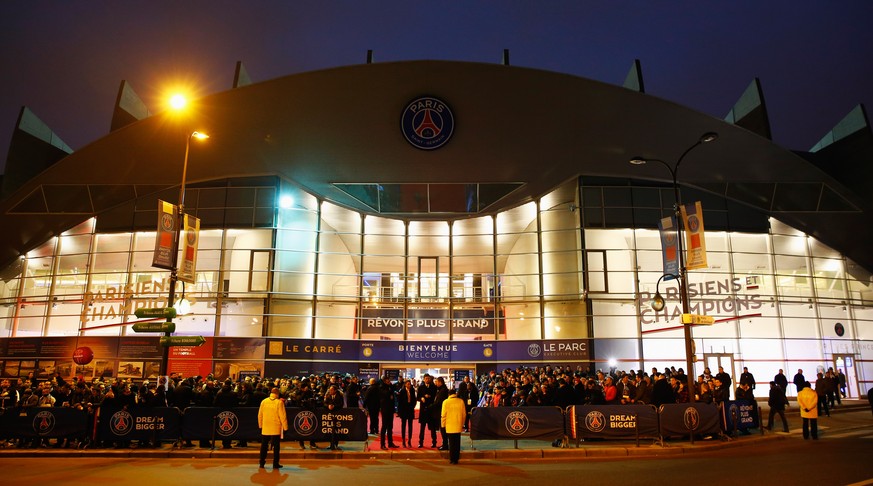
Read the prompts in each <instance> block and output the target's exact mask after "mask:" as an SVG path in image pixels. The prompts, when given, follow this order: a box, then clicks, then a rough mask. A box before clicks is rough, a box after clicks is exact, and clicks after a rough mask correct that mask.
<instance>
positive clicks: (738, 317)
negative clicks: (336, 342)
mask: <svg viewBox="0 0 873 486" xmlns="http://www.w3.org/2000/svg"><path fill="white" fill-rule="evenodd" d="M581 182H582V181H581V180H580V181H576V180H574V181H571V182H569V183H566V184H564V185H563V186H561V187H558V188H556V189H555V190H553V191H551V192H550V193H548V194H546V195H545V196H543V197H542V198H540V199H539V200H536V201H532V202H529V203H527V204H523V205H521V206H518V207H515V208H512V209H509V210H507V211H503V212H499V213H497V214H495V215H493V216H492V215H488V216H475V217H471V218H468V219H457V220H451V221H446V220H443V221H433V220H426V221H424V220H421V221H420V220H402V219H394V218H389V217H384V216H380V215H373V214H362V213H359V212H356V211H352V210H349V209H346V208H343V207H340V206H337V205H335V204H332V203H330V202H328V201H324V200H320V199H318V198H316V197H314V196H312V195H310V194H307V193H305V192H303V191H300V190H299V189H296V188H295V187H293V186H291V185H290V184H285V183H279V186H278V187H277V188H276V191H275V192H276V193H278V194H280V195H281V197H279V198H277V199H279V200H281V201H282V202H281V203H280V202H279V201H276V202H275V203H272V211H273V218H272V221H273V223H272V224H262V225H260V227H257V226H258V225H248V226H247V225H245V224H241V225H239V226H235V225H232V224H217V221H216V223H215V224H212V225H210V226H207V229H204V230H203V231H202V232H201V235H200V246H199V250H198V258H197V262H198V267H197V275H196V282H195V283H194V284H193V285H192V284H187V285H186V286H183V285H182V284H180V285H179V287H178V288H177V296H181V295H184V298H185V299H187V300H188V301H189V302H190V304H191V311H190V313H188V314H186V315H184V316H182V317H180V318H177V319H176V323H177V328H176V334H178V335H207V336H233V337H261V336H271V337H285V338H304V339H340V340H348V339H361V340H379V341H386V340H388V341H423V340H433V341H473V340H495V341H524V340H540V339H542V340H562V339H580V338H581V339H591V340H592V343H593V345H592V353H591V359H592V361H593V366H594V367H595V368H597V367H604V366H605V363H607V362H608V361H609V360H613V359H614V360H616V361H617V363H619V364H618V366H619V367H620V368H623V369H630V368H633V369H641V368H645V369H650V368H652V367H657V368H663V367H665V366H675V365H677V364H681V363H684V362H685V345H684V338H683V330H682V328H681V324H679V322H680V321H679V315H680V314H681V310H680V307H681V305H680V301H679V295H678V288H677V285H676V283H675V281H670V280H665V281H662V282H661V284H660V287H659V290H660V292H661V293H662V295H664V296H665V298H666V302H667V305H666V307H665V309H664V310H663V311H660V312H655V311H654V310H652V309H651V307H650V306H649V302H650V301H651V298H652V296H653V295H654V294H655V286H656V283H657V282H658V279H659V278H660V277H661V276H662V272H663V269H662V259H661V243H660V238H659V235H658V232H657V230H656V229H653V228H652V226H653V224H654V223H656V222H657V220H658V219H659V218H660V217H663V215H664V214H665V207H668V206H669V204H666V203H665V202H669V201H670V200H671V199H672V192H671V191H669V190H665V189H664V188H659V187H618V188H617V187H608V186H606V185H603V186H596V185H584V184H582V183H581ZM206 199H207V198H204V197H202V195H201V198H200V206H199V207H200V208H201V211H206V210H210V211H224V216H223V218H224V221H225V222H227V221H232V220H233V218H231V219H230V220H229V219H228V217H229V216H228V214H231V213H230V212H229V211H230V209H232V208H229V207H224V208H221V207H220V206H221V204H219V203H215V204H212V205H211V206H209V207H207V206H208V201H206ZM224 200H225V201H229V202H232V199H231V198H228V197H227V196H226V195H225V198H224ZM204 201H205V202H204ZM225 204H228V203H225ZM267 205H268V204H266V203H264V202H263V201H261V202H259V203H258V204H257V206H258V207H259V209H258V211H259V213H258V215H256V217H255V219H256V220H258V221H260V222H262V223H266V222H267V221H268V220H269V218H265V217H264V211H263V209H264V207H265V206H267ZM213 206H215V207H213ZM247 211H248V212H247V213H246V215H242V214H241V215H240V216H239V218H236V219H237V220H239V221H251V220H252V215H251V214H250V213H251V211H250V210H247ZM704 211H705V215H708V214H709V213H708V212H707V211H708V208H707V207H706V206H704ZM719 211H721V210H719V209H718V207H717V206H716V208H715V209H713V213H714V214H715V217H714V220H715V221H721V220H729V216H730V215H729V214H727V213H726V212H725V211H721V212H719ZM99 218H100V216H98V217H97V218H93V219H91V220H89V221H86V222H84V223H82V224H80V225H78V226H76V227H74V228H71V229H69V230H68V231H66V232H65V233H63V234H61V235H60V236H58V237H55V238H53V239H51V240H49V241H47V242H45V243H44V244H43V245H41V246H39V247H37V248H36V249H34V250H33V251H31V252H29V253H28V254H27V255H25V256H24V257H23V258H21V260H20V261H18V262H16V263H15V265H13V266H11V267H10V268H8V269H6V270H5V271H4V273H3V275H4V276H5V278H4V279H3V280H0V304H2V305H0V329H2V332H3V335H4V336H7V337H25V336H91V335H101V336H106V335H112V336H124V335H128V334H132V330H131V328H130V326H131V324H132V323H133V322H134V321H135V320H136V318H135V317H134V315H133V313H134V311H135V310H136V309H137V308H141V307H163V306H167V305H168V303H167V302H166V300H167V294H168V290H169V289H168V282H169V272H168V271H165V270H159V269H156V268H153V267H152V266H151V261H152V254H153V251H154V246H155V238H156V235H155V232H154V231H137V232H106V231H100V230H99V227H100V221H99ZM217 219H220V218H217ZM252 226H256V227H252ZM714 226H715V229H710V228H709V227H708V228H707V229H708V231H707V232H706V246H707V256H708V268H706V269H701V270H692V271H689V274H688V284H689V294H690V297H691V299H690V305H691V310H692V313H695V314H705V315H710V316H712V317H713V318H714V319H715V320H716V324H714V325H711V326H695V327H694V328H693V338H694V344H695V348H696V355H697V357H698V366H700V367H701V368H700V369H697V370H695V371H696V372H698V373H699V372H700V371H702V366H703V365H704V364H706V365H712V364H717V363H721V361H720V360H722V359H725V357H726V359H728V360H729V366H730V367H731V369H732V370H733V371H734V373H732V374H737V375H738V373H737V370H739V369H741V368H742V366H747V367H749V370H750V371H752V372H753V373H754V374H755V375H756V376H759V382H762V381H769V379H771V377H772V376H773V375H774V374H775V371H776V370H778V369H780V368H783V369H785V372H786V374H787V375H789V378H790V376H791V375H793V373H794V372H795V371H796V370H797V369H799V368H802V369H804V370H805V371H806V374H807V377H810V376H814V373H815V370H816V369H818V368H819V367H822V366H824V367H825V368H827V367H829V366H840V365H839V364H838V363H842V364H843V365H845V363H846V359H847V358H849V359H850V360H851V361H852V363H854V364H853V365H852V366H854V367H856V368H855V369H853V371H852V376H853V377H854V380H855V387H856V388H855V390H854V392H857V390H859V389H860V388H861V387H862V386H869V383H870V380H873V365H870V363H871V362H873V303H871V301H873V288H871V283H870V282H871V281H870V276H869V273H867V272H864V271H863V270H862V269H860V268H857V267H856V266H855V265H854V264H853V263H852V262H851V261H849V260H847V259H846V258H844V257H843V256H842V255H840V254H839V253H838V252H836V251H834V250H832V249H830V248H827V247H826V246H825V245H822V244H821V243H820V242H818V241H816V240H815V239H813V238H811V237H809V236H807V235H805V234H803V233H802V232H799V231H797V230H794V229H792V228H790V227H788V226H786V225H784V224H782V223H780V222H779V221H776V220H770V221H769V229H768V230H767V231H762V232H757V233H754V232H741V231H730V230H722V229H720V228H719V226H720V225H719V224H716V225H714ZM865 389H866V388H865Z"/></svg>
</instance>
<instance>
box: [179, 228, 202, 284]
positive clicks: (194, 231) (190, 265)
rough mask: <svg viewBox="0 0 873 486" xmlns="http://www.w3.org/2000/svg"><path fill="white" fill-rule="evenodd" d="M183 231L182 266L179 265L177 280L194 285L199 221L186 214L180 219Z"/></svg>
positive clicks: (198, 241)
mask: <svg viewBox="0 0 873 486" xmlns="http://www.w3.org/2000/svg"><path fill="white" fill-rule="evenodd" d="M182 219H183V221H184V222H185V231H184V232H183V233H182V241H183V245H182V264H181V265H179V280H181V281H183V282H186V283H189V284H194V283H195V280H196V278H197V276H196V272H197V245H198V244H199V243H200V219H198V218H196V217H194V216H191V215H189V214H186V215H184V216H183V217H182Z"/></svg>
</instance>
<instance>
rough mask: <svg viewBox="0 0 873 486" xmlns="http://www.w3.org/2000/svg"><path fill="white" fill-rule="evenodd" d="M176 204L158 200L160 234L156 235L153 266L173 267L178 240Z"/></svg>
mask: <svg viewBox="0 0 873 486" xmlns="http://www.w3.org/2000/svg"><path fill="white" fill-rule="evenodd" d="M178 226H179V225H177V224H176V205H175V204H170V203H168V202H166V201H161V200H158V234H157V235H155V253H154V256H153V257H152V266H153V267H157V268H163V269H166V270H172V269H173V263H175V262H174V260H175V259H174V257H175V254H174V253H175V251H176V250H177V248H176V247H175V244H174V243H175V241H176V231H177V230H178Z"/></svg>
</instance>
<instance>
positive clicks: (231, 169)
mask: <svg viewBox="0 0 873 486" xmlns="http://www.w3.org/2000/svg"><path fill="white" fill-rule="evenodd" d="M421 95H432V96H435V97H438V98H439V99H441V100H443V101H445V102H446V103H448V104H449V106H450V107H451V109H452V111H453V113H454V118H455V123H456V124H455V129H454V134H453V136H452V138H451V140H450V141H449V142H448V143H447V144H445V145H444V146H443V147H441V148H439V149H436V150H420V149H417V148H415V147H413V146H412V145H410V144H409V143H408V142H407V141H406V139H405V138H404V136H403V133H402V132H401V128H400V118H401V113H402V112H403V110H404V108H405V107H406V106H407V104H408V103H409V102H410V101H411V100H412V99H414V98H416V97H419V96H421ZM193 130H200V131H204V132H207V133H209V134H210V136H211V138H210V140H209V142H208V143H207V144H203V145H197V146H196V147H192V152H191V157H190V163H189V167H188V183H189V184H192V183H197V182H203V181H210V180H219V179H226V178H234V177H249V176H278V177H281V178H284V179H287V180H290V181H293V182H294V183H295V184H297V185H299V186H300V187H301V188H303V189H305V190H306V191H308V192H310V193H312V194H314V195H316V196H318V197H321V198H324V199H327V200H330V201H332V202H335V203H337V204H340V205H344V206H347V207H350V208H354V209H357V210H360V211H364V212H371V211H370V209H369V208H368V207H367V206H366V205H364V204H362V203H361V201H359V200H357V199H355V198H353V197H351V196H350V195H349V194H347V193H346V192H344V191H342V190H340V189H338V188H337V186H336V185H335V184H366V183H381V184H390V183H416V182H417V183H510V184H514V183H520V184H521V185H520V187H519V188H518V189H517V190H515V191H514V192H511V193H510V194H508V195H507V196H506V197H504V198H502V199H500V200H499V201H498V202H497V203H495V204H493V205H491V206H489V207H488V208H487V211H486V212H487V213H493V212H498V211H500V210H504V209H506V208H509V207H513V206H517V205H519V204H521V203H524V202H526V201H530V200H532V199H536V198H538V197H540V196H542V195H544V194H545V193H547V192H548V191H550V190H551V189H553V188H555V187H556V186H558V185H559V184H561V183H563V182H565V181H568V180H570V179H572V178H574V177H577V176H579V175H586V176H606V177H621V178H633V179H646V180H657V181H664V182H670V180H671V179H670V174H669V172H668V171H667V170H666V169H665V168H664V167H662V166H660V165H659V164H647V165H644V166H634V165H631V164H629V163H628V161H629V160H630V159H631V158H632V157H634V156H642V157H645V158H657V159H663V160H665V161H667V162H668V163H671V164H672V163H674V162H675V161H676V160H677V159H678V157H679V156H680V155H681V154H682V153H683V152H684V150H685V149H687V148H688V147H690V146H691V145H692V144H694V143H695V142H696V141H697V140H698V138H699V137H700V135H701V134H703V133H705V132H717V133H718V134H719V138H718V140H717V141H716V142H713V143H707V144H704V145H701V146H699V147H697V148H695V149H694V150H693V151H692V152H691V153H690V154H689V155H688V156H687V157H686V159H685V160H684V161H683V163H682V166H681V170H680V171H679V177H678V178H679V181H680V183H681V184H682V185H683V186H691V187H696V188H699V189H702V190H707V191H713V192H715V193H718V195H719V196H722V197H725V198H727V199H733V200H736V201H738V202H740V203H743V204H748V205H750V206H752V207H755V208H757V209H759V210H761V211H763V212H766V213H768V214H771V215H773V216H774V217H776V218H778V219H780V220H781V221H784V222H786V223H788V224H790V225H792V226H794V227H796V228H797V229H799V230H802V231H805V232H807V233H809V234H811V235H813V236H815V237H816V238H818V239H820V240H821V241H822V242H823V243H825V244H827V245H829V246H831V247H833V248H835V249H837V250H839V251H841V252H842V253H844V254H846V255H847V256H849V257H850V258H852V259H853V260H854V261H855V262H857V263H859V264H860V265H862V266H864V267H865V268H867V269H868V270H869V269H873V256H871V255H870V252H869V251H868V249H869V247H870V246H871V243H873V224H871V223H873V222H871V218H870V214H871V212H870V211H871V204H870V202H869V200H870V198H869V195H870V192H869V191H868V192H867V193H866V195H860V193H859V191H858V190H857V189H856V190H849V189H847V188H846V187H845V186H844V185H843V184H841V183H840V182H838V180H837V179H835V178H834V177H832V176H831V175H829V174H827V173H826V172H824V171H823V170H822V169H821V168H820V167H821V166H822V164H821V163H818V164H813V163H811V162H810V161H808V160H807V158H809V157H807V158H804V157H803V156H801V154H798V153H795V152H792V151H790V150H787V149H784V148H782V147H780V146H778V145H776V144H774V143H772V142H771V141H770V140H768V139H766V138H764V137H762V136H759V135H757V134H755V133H753V132H751V131H748V130H746V129H744V128H740V127H738V126H736V125H733V124H731V123H728V122H725V121H723V120H720V119H716V118H713V117H711V116H709V115H706V114H702V113H699V112H696V111H693V110H690V109H688V108H685V107H683V106H680V105H678V104H675V103H672V102H669V101H665V100H662V99H659V98H656V97H653V96H651V95H648V94H644V93H640V92H636V91H632V90H630V89H626V88H623V87H619V86H613V85H609V84H605V83H601V82H597V81H592V80H589V79H584V78H579V77H575V76H570V75H565V74H560V73H554V72H547V71H541V70H535V69H527V68H519V67H512V66H506V65H497V64H479V63H464V62H448V61H414V62H397V63H383V64H364V65H356V66H348V67H342V68H336V69H328V70H323V71H316V72H309V73H303V74H295V75H291V76H287V77H283V78H278V79H273V80H269V81H265V82H260V83H255V84H250V85H246V86H242V87H239V88H235V89H232V90H229V91H226V92H222V93H218V94H214V95H210V96H207V97H205V98H202V99H200V100H197V101H196V103H195V106H192V109H191V110H190V111H189V112H188V113H187V114H185V115H184V116H182V115H178V114H173V113H168V112H164V113H159V114H156V115H153V116H150V117H147V118H145V119H142V120H139V121H135V122H133V123H130V124H129V125H126V126H124V127H123V128H119V129H117V130H115V131H113V132H112V133H110V134H109V135H107V136H106V137H104V138H101V139H99V140H97V141H95V142H93V143H91V144H89V145H87V146H86V147H84V148H82V149H81V150H78V151H76V152H74V153H72V154H70V155H68V156H66V157H64V158H63V159H61V160H59V161H58V162H56V163H54V164H53V165H51V166H50V167H49V168H47V169H46V170H44V171H43V172H41V173H40V174H39V175H37V176H36V177H34V178H32V179H30V180H29V181H27V182H25V183H23V184H22V185H21V186H20V187H19V188H17V190H15V191H14V192H12V193H11V194H8V195H7V196H6V198H5V199H4V200H3V201H2V202H0V225H2V227H4V228H6V229H7V230H6V231H4V232H3V233H2V234H0V265H5V264H8V263H10V262H11V261H13V260H14V259H15V258H17V257H18V256H19V255H22V254H24V253H25V252H27V251H28V250H30V249H32V248H34V247H36V246H37V245H39V244H40V243H42V242H44V241H46V240H47V239H48V238H49V237H51V236H53V235H57V234H59V233H60V232H62V231H64V230H66V229H68V228H69V227H71V226H73V225H74V224H76V223H78V222H81V221H83V220H85V219H87V218H89V217H91V216H94V215H99V213H100V212H101V211H103V210H106V209H108V208H111V207H115V206H117V205H119V204H123V203H125V202H129V200H130V199H131V198H134V197H136V196H137V195H142V193H143V190H144V189H145V188H148V189H149V190H152V191H155V190H159V189H166V188H170V187H174V186H176V187H177V186H178V185H179V182H180V179H181V165H182V160H183V157H184V150H185V141H186V137H187V136H188V135H189V134H190V133H191V132H192V131H193ZM868 131H869V129H868ZM794 184H797V185H799V186H798V187H801V186H802V187H805V188H809V187H810V185H811V186H812V187H813V189H815V188H820V190H819V191H818V193H817V194H818V195H817V196H816V197H818V200H817V201H812V200H810V201H808V203H809V204H799V205H796V207H790V206H785V205H780V204H779V202H778V200H776V199H777V196H773V199H774V200H772V201H769V202H766V203H764V204H760V203H759V202H758V201H756V200H755V198H756V195H755V194H754V193H753V192H754V191H752V192H749V191H750V189H748V188H755V187H761V185H774V187H776V186H777V185H778V187H781V188H782V189H781V191H782V192H783V193H786V194H787V193H791V192H792V191H791V187H792V185H794ZM865 184H866V185H868V186H869V182H866V183H865ZM132 187H133V188H134V189H133V190H132V189H131V188H132ZM813 192H815V190H813ZM796 194H797V193H796V192H795V196H796ZM822 199H825V200H827V201H830V203H829V204H825V205H823V204H822ZM405 217H407V218H408V219H452V217H458V215H454V216H449V217H447V215H445V214H414V215H407V216H405ZM465 217H466V216H465Z"/></svg>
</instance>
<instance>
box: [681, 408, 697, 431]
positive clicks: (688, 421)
mask: <svg viewBox="0 0 873 486" xmlns="http://www.w3.org/2000/svg"><path fill="white" fill-rule="evenodd" d="M682 421H683V422H684V423H685V428H686V429H688V430H697V428H698V427H699V426H700V414H699V413H698V412H697V409H696V408H694V407H688V408H686V409H685V413H684V414H683V416H682Z"/></svg>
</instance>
